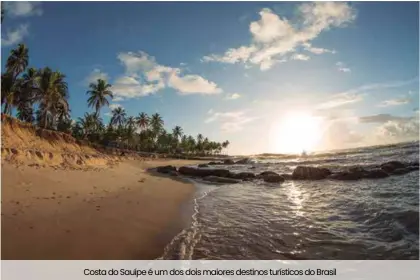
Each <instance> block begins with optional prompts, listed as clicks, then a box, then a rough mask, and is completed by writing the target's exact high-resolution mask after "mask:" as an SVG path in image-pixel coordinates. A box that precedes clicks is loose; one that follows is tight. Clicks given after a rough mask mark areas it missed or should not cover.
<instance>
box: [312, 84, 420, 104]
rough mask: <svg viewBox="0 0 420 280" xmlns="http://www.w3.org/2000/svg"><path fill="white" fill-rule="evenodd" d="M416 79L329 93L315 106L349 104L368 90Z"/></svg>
mask: <svg viewBox="0 0 420 280" xmlns="http://www.w3.org/2000/svg"><path fill="white" fill-rule="evenodd" d="M417 81H418V79H417V78H414V79H410V80H405V81H393V82H388V83H376V84H367V85H363V86H360V87H357V88H354V89H351V90H348V91H346V92H341V93H337V94H333V95H331V96H330V97H329V98H328V100H326V101H324V102H322V103H320V104H318V105H317V106H316V109H317V110H324V109H332V108H335V107H340V106H343V105H347V104H351V103H356V102H360V101H362V100H363V95H364V94H367V93H368V92H371V91H375V90H382V89H387V88H397V87H402V86H406V85H409V84H412V83H415V82H417Z"/></svg>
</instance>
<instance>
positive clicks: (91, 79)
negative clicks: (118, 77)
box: [85, 68, 109, 84]
mask: <svg viewBox="0 0 420 280" xmlns="http://www.w3.org/2000/svg"><path fill="white" fill-rule="evenodd" d="M98 79H101V80H105V81H108V79H109V76H108V74H107V73H104V72H102V71H101V70H100V69H98V68H95V69H93V70H92V72H91V73H90V74H89V75H88V76H87V77H86V80H85V81H86V84H90V83H96V82H97V81H98Z"/></svg>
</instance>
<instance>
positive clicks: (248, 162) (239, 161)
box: [235, 158, 251, 164]
mask: <svg viewBox="0 0 420 280" xmlns="http://www.w3.org/2000/svg"><path fill="white" fill-rule="evenodd" d="M250 163H251V160H250V159H249V158H243V159H240V160H238V161H237V162H235V164H250Z"/></svg>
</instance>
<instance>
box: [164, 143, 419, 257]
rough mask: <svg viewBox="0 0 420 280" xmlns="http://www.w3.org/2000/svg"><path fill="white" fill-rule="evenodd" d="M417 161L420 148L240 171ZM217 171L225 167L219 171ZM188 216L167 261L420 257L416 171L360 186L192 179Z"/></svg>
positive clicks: (256, 165) (264, 161)
mask: <svg viewBox="0 0 420 280" xmlns="http://www.w3.org/2000/svg"><path fill="white" fill-rule="evenodd" d="M391 160H399V161H417V162H418V160H419V143H418V142H411V143H404V144H397V145H390V146H381V147H367V148H359V149H351V150H343V151H337V152H330V153H324V154H314V155H310V156H308V157H305V158H302V157H296V156H287V155H283V156H260V157H254V158H253V163H252V164H246V165H226V166H223V168H227V169H229V170H232V171H235V172H241V171H248V172H249V171H251V172H253V173H256V174H258V173H260V172H263V171H268V170H270V171H275V172H277V173H292V171H293V169H294V168H295V167H296V166H297V165H305V166H318V167H319V166H321V167H326V168H329V169H330V170H332V171H337V170H342V169H345V168H348V167H349V166H364V167H370V166H374V165H378V164H381V163H384V162H387V161H391ZM219 168H220V166H219ZM194 184H195V185H196V194H195V197H194V199H193V200H192V201H190V203H189V205H188V207H187V208H188V209H190V211H191V215H189V216H190V217H191V218H190V220H189V221H188V223H187V226H186V227H185V229H184V230H183V231H182V232H180V233H179V234H178V235H177V236H176V237H175V238H174V239H173V240H172V241H171V243H170V244H168V245H167V247H166V248H165V252H164V254H163V256H162V259H212V260H255V259H261V260H269V259H320V260H321V259H330V260H331V259H333V260H334V259H337V260H347V259H351V260H362V259H377V260H380V259H418V258H419V172H418V171H414V172H410V173H408V174H404V175H399V176H390V177H388V178H383V179H363V180H358V181H336V180H328V179H326V180H319V181H294V180H293V181H292V180H286V181H285V182H283V183H276V184H273V183H265V182H262V181H259V180H258V181H252V182H243V183H241V184H232V185H212V184H208V183H203V182H200V181H194Z"/></svg>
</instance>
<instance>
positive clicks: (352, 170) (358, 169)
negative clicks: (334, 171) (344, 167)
mask: <svg viewBox="0 0 420 280" xmlns="http://www.w3.org/2000/svg"><path fill="white" fill-rule="evenodd" d="M348 171H349V172H350V173H366V172H367V171H366V169H364V168H363V167H361V166H352V167H350V168H349V169H348Z"/></svg>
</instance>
